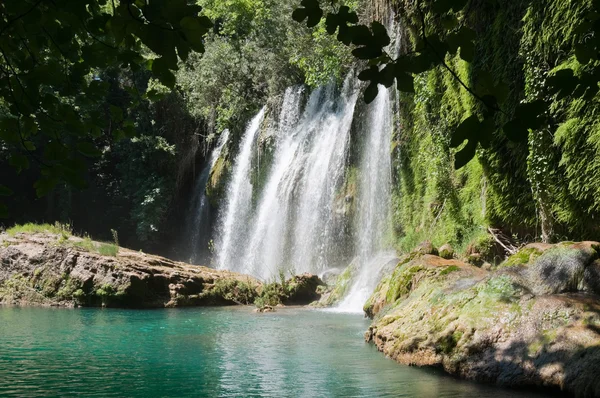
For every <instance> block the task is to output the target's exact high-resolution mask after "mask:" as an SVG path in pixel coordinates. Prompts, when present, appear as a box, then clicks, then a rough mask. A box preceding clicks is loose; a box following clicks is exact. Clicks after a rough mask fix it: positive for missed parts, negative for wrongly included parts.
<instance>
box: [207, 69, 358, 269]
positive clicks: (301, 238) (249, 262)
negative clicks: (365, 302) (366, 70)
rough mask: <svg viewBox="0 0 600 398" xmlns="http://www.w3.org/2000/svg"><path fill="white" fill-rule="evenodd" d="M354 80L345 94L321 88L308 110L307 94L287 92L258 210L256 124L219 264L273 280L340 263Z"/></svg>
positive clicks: (231, 194)
mask: <svg viewBox="0 0 600 398" xmlns="http://www.w3.org/2000/svg"><path fill="white" fill-rule="evenodd" d="M353 80H354V79H353V78H351V77H349V78H348V79H347V80H346V82H345V84H344V87H343V89H342V92H341V95H340V94H336V92H335V88H334V87H333V85H331V86H328V87H324V88H320V89H317V90H315V91H314V92H313V93H311V95H310V97H309V99H308V102H307V104H306V107H305V109H304V111H303V112H301V109H302V105H303V103H302V100H303V97H304V95H303V92H304V89H303V88H301V87H295V88H289V89H288V90H286V93H285V96H284V100H283V105H282V109H281V112H280V114H279V118H278V119H277V127H276V140H275V148H274V155H273V160H272V162H271V165H270V169H269V171H268V173H267V178H266V180H265V184H264V185H263V188H262V191H261V192H259V195H258V198H259V200H258V201H257V204H256V208H255V209H250V207H251V196H252V193H251V190H252V186H251V184H250V180H249V178H248V172H249V169H248V167H249V165H250V160H251V157H252V153H251V151H246V152H244V149H245V148H246V147H245V145H250V142H251V141H253V140H254V139H255V138H254V137H255V136H256V135H257V132H256V131H254V130H253V127H255V126H253V124H255V122H256V119H255V121H254V122H253V123H251V126H250V127H249V129H248V131H247V132H246V134H245V136H244V143H243V144H242V149H241V150H240V154H239V155H238V159H236V162H235V165H234V168H233V177H232V179H231V183H230V188H229V190H228V194H227V197H228V201H227V209H226V213H225V214H226V215H225V216H224V221H223V223H222V228H221V230H220V233H221V242H222V243H221V244H220V248H219V256H218V260H219V262H218V266H219V267H221V268H227V269H231V270H235V271H240V272H244V273H248V274H252V275H255V276H257V277H259V278H261V279H270V278H273V277H275V276H276V275H277V274H278V273H279V272H280V271H281V270H285V271H289V272H313V273H317V272H319V271H322V270H324V269H326V268H328V267H330V266H331V264H332V263H335V262H336V261H337V259H335V258H333V256H332V253H333V252H334V250H333V249H332V248H333V247H335V246H336V245H337V244H339V235H340V228H338V227H336V220H335V211H334V208H335V201H336V199H337V196H338V191H339V189H340V187H341V185H342V182H343V181H342V180H343V178H342V177H343V174H344V165H345V163H346V157H347V152H348V144H349V141H350V127H351V125H352V118H353V114H354V107H355V104H356V100H357V95H358V92H357V90H356V89H355V88H354V87H353ZM261 119H262V116H261ZM243 176H245V177H243ZM244 178H245V179H244ZM240 182H241V183H243V184H244V187H240V186H239V184H240ZM236 190H237V191H239V192H236ZM241 196H244V199H240V198H238V197H241ZM234 215H235V217H234ZM234 219H235V222H234V221H233V220H234ZM241 223H244V224H243V225H240V224H241ZM234 252H235V254H233V253H234ZM337 265H342V263H341V262H340V263H339V264H337Z"/></svg>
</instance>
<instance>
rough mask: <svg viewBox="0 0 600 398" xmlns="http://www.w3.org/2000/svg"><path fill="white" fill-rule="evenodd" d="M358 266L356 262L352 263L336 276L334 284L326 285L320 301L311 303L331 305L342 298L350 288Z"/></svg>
mask: <svg viewBox="0 0 600 398" xmlns="http://www.w3.org/2000/svg"><path fill="white" fill-rule="evenodd" d="M356 267H357V265H356V262H352V263H350V265H349V266H348V267H346V269H344V271H343V272H342V273H341V274H339V275H338V276H337V278H335V284H334V285H333V286H332V285H328V286H326V287H325V291H322V292H321V298H320V299H319V301H315V302H312V303H311V304H310V305H311V306H313V307H330V306H332V305H335V304H336V303H338V302H339V301H340V300H342V299H343V298H344V297H345V295H346V293H347V291H348V289H349V288H350V285H351V283H352V279H353V278H354V276H355V275H356Z"/></svg>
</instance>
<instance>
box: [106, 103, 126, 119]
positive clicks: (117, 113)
mask: <svg viewBox="0 0 600 398" xmlns="http://www.w3.org/2000/svg"><path fill="white" fill-rule="evenodd" d="M109 108H110V118H111V119H112V120H113V122H121V121H123V110H122V109H121V108H119V107H118V106H114V105H110V106H109Z"/></svg>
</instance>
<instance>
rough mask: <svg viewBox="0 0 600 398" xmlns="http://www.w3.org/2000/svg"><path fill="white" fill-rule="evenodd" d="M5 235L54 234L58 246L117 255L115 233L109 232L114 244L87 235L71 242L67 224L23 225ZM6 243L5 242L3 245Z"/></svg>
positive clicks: (10, 229) (112, 255)
mask: <svg viewBox="0 0 600 398" xmlns="http://www.w3.org/2000/svg"><path fill="white" fill-rule="evenodd" d="M6 233H7V234H8V235H9V236H10V237H15V236H16V235H18V234H40V233H46V234H54V235H58V241H57V242H58V244H59V245H68V246H71V247H76V248H79V249H81V250H85V251H87V252H90V253H98V254H100V255H102V256H111V257H116V256H117V254H118V253H119V245H118V244H117V243H116V242H118V237H117V231H115V230H111V233H112V235H113V239H115V243H110V242H101V243H98V242H95V241H93V240H92V238H90V237H89V236H88V235H86V236H84V237H83V238H82V240H72V239H70V238H71V237H73V236H75V235H74V234H73V228H72V227H71V225H69V224H61V223H59V222H56V223H54V224H34V223H27V224H23V225H15V226H13V227H11V228H9V229H7V230H6ZM6 244H7V242H5V245H6Z"/></svg>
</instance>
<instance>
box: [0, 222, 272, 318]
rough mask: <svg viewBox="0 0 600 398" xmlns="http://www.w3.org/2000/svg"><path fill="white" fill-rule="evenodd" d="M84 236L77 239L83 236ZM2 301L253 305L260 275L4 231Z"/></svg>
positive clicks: (0, 276) (135, 305)
mask: <svg viewBox="0 0 600 398" xmlns="http://www.w3.org/2000/svg"><path fill="white" fill-rule="evenodd" d="M80 240H81V239H79V241H80ZM0 241H2V243H3V244H2V245H1V246H0V303H5V304H38V305H63V306H107V307H130V308H151V307H152V308H156V307H177V306H196V305H216V304H223V305H228V304H249V303H252V302H253V301H254V297H255V296H256V295H257V294H258V293H257V290H258V288H259V287H260V285H261V283H260V282H259V281H257V280H256V279H254V278H252V277H249V276H245V275H241V274H237V273H234V272H229V271H216V270H214V269H210V268H207V267H202V266H194V265H189V264H184V263H179V262H174V261H171V260H168V259H166V258H163V257H158V256H152V255H147V254H143V253H139V252H136V251H132V250H128V249H124V248H120V249H119V251H118V254H117V255H116V256H103V255H100V254H98V253H96V252H93V251H90V250H88V249H86V248H83V247H80V246H77V245H76V243H77V242H78V238H74V237H71V238H69V239H68V240H64V239H61V237H59V236H58V235H51V234H20V235H17V236H15V237H9V236H8V235H6V234H1V235H0Z"/></svg>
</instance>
